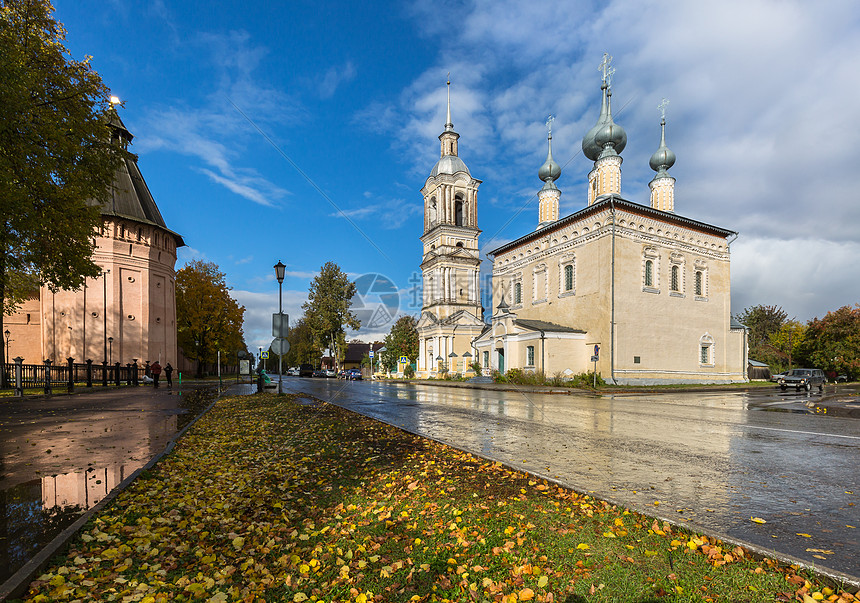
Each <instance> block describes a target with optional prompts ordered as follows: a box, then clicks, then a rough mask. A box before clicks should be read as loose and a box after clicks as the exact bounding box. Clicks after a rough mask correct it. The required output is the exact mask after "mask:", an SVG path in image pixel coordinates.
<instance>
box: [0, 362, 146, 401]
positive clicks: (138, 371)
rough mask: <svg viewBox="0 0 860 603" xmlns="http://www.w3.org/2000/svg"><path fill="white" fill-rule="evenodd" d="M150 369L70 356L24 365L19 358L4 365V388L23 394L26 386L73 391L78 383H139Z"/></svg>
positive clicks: (0, 386) (1, 386) (1, 379)
mask: <svg viewBox="0 0 860 603" xmlns="http://www.w3.org/2000/svg"><path fill="white" fill-rule="evenodd" d="M148 369H149V367H148V366H147V367H141V366H139V365H137V364H126V365H125V366H123V365H121V364H120V363H119V362H117V363H114V364H112V365H108V363H107V362H102V363H100V364H96V363H94V362H92V361H91V360H90V361H87V362H85V363H83V364H81V363H75V362H74V361H73V360H72V359H70V360H68V361H67V362H66V363H64V364H57V365H55V364H54V363H53V362H51V361H50V360H46V361H45V362H43V363H42V364H24V363H23V362H21V361H18V362H12V363H6V364H4V365H2V370H0V389H3V390H15V394H16V395H18V396H21V395H23V393H24V390H25V389H28V390H33V389H39V390H42V391H43V392H44V393H46V394H50V393H53V392H54V391H55V390H58V391H62V390H66V391H68V392H69V393H71V392H73V391H74V390H75V387H76V386H77V387H93V386H94V385H101V386H104V387H107V386H115V387H117V386H121V385H138V384H139V383H140V379H141V378H142V376H143V374H145V373H148V372H149V370H148Z"/></svg>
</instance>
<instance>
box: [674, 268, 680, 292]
mask: <svg viewBox="0 0 860 603" xmlns="http://www.w3.org/2000/svg"><path fill="white" fill-rule="evenodd" d="M678 271H679V269H678V266H672V291H678V290H679V287H680V284H679V278H678Z"/></svg>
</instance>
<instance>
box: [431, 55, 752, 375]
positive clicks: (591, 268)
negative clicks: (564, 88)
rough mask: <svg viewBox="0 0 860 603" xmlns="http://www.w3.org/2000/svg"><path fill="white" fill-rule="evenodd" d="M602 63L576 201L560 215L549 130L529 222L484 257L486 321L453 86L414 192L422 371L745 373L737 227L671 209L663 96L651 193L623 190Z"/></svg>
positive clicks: (622, 142)
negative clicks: (579, 201) (586, 169)
mask: <svg viewBox="0 0 860 603" xmlns="http://www.w3.org/2000/svg"><path fill="white" fill-rule="evenodd" d="M601 66H602V70H603V82H602V86H601V91H602V103H601V108H600V115H599V117H598V119H597V123H596V124H595V125H594V127H593V128H591V129H590V130H589V131H588V132H587V133H586V134H585V136H584V137H583V139H582V151H583V154H584V155H585V156H586V157H588V158H589V159H590V160H591V161H593V162H594V166H593V169H592V170H591V171H590V173H589V174H588V190H587V194H586V195H584V198H585V204H584V207H583V208H582V209H580V210H579V211H576V212H574V213H573V214H570V215H568V216H563V217H560V216H559V199H560V197H561V190H560V189H559V188H558V185H557V181H558V179H559V177H560V176H561V168H560V167H559V165H558V164H557V163H556V162H555V161H554V159H553V157H552V132H551V130H550V133H549V136H548V141H547V143H548V152H547V158H546V161H545V162H544V164H543V166H541V168H540V170H539V171H538V175H539V177H540V179H541V180H542V181H543V182H544V185H543V187H542V188H541V189H540V191H539V193H538V198H539V206H538V220H537V222H538V223H537V228H536V230H533V231H531V232H528V233H525V234H523V235H522V236H521V237H519V238H517V239H516V240H514V241H511V242H510V243H507V244H505V245H502V246H501V247H499V248H497V249H495V250H493V251H491V252H489V253H488V254H487V256H488V257H489V258H491V259H492V262H493V269H492V279H493V284H492V290H493V302H492V303H493V307H492V309H491V310H490V311H491V314H490V315H489V316H486V317H485V316H484V310H483V308H482V307H481V302H480V300H481V295H480V281H479V278H478V275H479V272H480V262H481V260H480V257H479V246H478V237H479V235H480V233H481V231H480V229H479V228H478V212H477V191H478V186H479V185H480V184H481V181H480V180H477V179H475V178H473V177H472V175H471V173H470V172H469V169H468V168H467V167H466V164H465V163H464V162H463V160H462V159H460V157H459V156H458V139H459V134H457V133H456V132H455V131H454V127H453V124H452V121H451V103H450V92H449V96H448V113H447V115H448V119H447V123H446V124H445V130H444V131H443V132H442V134H441V135H440V136H439V139H440V140H441V143H442V145H441V158H440V159H439V161H438V162H437V163H436V165H435V166H434V167H433V170H432V171H431V173H430V176H429V178H428V179H427V181H426V183H425V185H424V188H423V189H422V190H421V193H422V195H423V196H424V234H423V235H422V237H421V242H422V244H423V261H422V263H421V270H422V275H423V285H424V297H423V308H422V313H421V317H420V319H419V323H418V333H419V341H420V352H419V359H418V371H417V372H418V375H419V376H423V377H434V376H437V375H439V374H440V372H441V370H442V369H443V368H447V369H449V370H451V371H454V372H464V370H465V368H466V367H467V366H468V365H469V363H470V362H471V361H477V362H479V363H480V364H481V366H482V367H483V368H484V370H487V369H490V370H498V371H500V372H505V371H507V370H509V369H512V368H519V369H522V370H524V371H536V372H542V373H544V374H545V375H547V376H553V375H568V376H569V375H573V374H578V373H583V372H586V371H590V370H593V369H594V368H595V367H596V369H597V371H598V373H599V374H600V375H601V376H602V377H603V378H604V379H605V380H606V381H607V382H610V383H617V384H632V385H635V384H668V383H735V382H744V381H747V376H746V366H747V339H746V335H747V334H746V329H745V328H744V327H743V326H742V325H740V324H738V323H737V322H736V321H734V320H733V319H732V316H731V305H730V303H731V280H730V274H731V272H730V264H731V253H730V242H731V241H732V240H733V239H734V238H735V237H736V236H737V233H736V232H734V231H732V230H729V229H726V228H723V227H720V226H715V225H712V224H707V223H704V222H700V221H698V220H694V219H692V218H688V217H684V216H682V215H680V214H678V213H676V212H675V195H674V189H675V179H674V178H673V177H672V176H670V175H669V172H668V170H669V168H671V167H672V165H673V164H674V163H675V154H674V153H673V152H672V151H671V150H669V148H668V147H667V146H666V137H665V129H666V120H665V105H664V114H663V119H662V120H661V124H660V125H661V139H660V144H659V146H658V148H657V150H656V151H655V153H654V154H653V155H652V156H651V160H650V165H651V168H652V169H653V170H654V171H655V172H656V174H655V176H654V178H653V180H651V183H650V189H651V196H650V199H649V200H648V201H647V203H644V204H643V203H637V202H635V201H631V200H629V199H626V198H625V197H624V196H622V192H621V163H622V158H621V152H622V151H623V150H624V147H625V146H626V144H627V134H626V132H625V131H624V129H623V128H622V127H621V126H620V125H618V124H616V123H615V122H614V120H613V118H612V87H611V76H612V73H613V71H614V70H613V69H611V68H610V67H609V61H608V60H607V58H606V57H604V62H603V63H602V65H601ZM449 90H450V82H449ZM550 123H551V122H550ZM485 319H486V320H487V322H485ZM595 356H596V360H595Z"/></svg>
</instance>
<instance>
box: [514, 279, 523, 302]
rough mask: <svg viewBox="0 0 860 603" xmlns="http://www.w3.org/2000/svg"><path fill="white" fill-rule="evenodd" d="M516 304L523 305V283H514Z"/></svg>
mask: <svg viewBox="0 0 860 603" xmlns="http://www.w3.org/2000/svg"><path fill="white" fill-rule="evenodd" d="M514 303H515V304H521V303H523V284H522V283H514Z"/></svg>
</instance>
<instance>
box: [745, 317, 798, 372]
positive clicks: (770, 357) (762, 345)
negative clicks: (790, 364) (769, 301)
mask: <svg viewBox="0 0 860 603" xmlns="http://www.w3.org/2000/svg"><path fill="white" fill-rule="evenodd" d="M735 318H736V319H737V320H738V322H740V323H741V324H743V325H745V326H746V327H747V329H749V348H750V349H749V357H750V358H752V359H753V360H758V361H759V362H766V363H767V364H769V365H772V366H782V365H783V364H785V363H786V361H785V359H784V355H783V354H782V352H780V351H779V350H778V349H776V348H775V347H774V345H773V344H772V343H771V336H773V335H774V334H775V333H778V332H779V330H780V328H782V325H784V324H785V322H786V320H788V314H786V312H785V311H784V310H783V309H782V308H781V307H780V306H765V305H761V304H759V305H757V306H751V307H749V308H746V309H745V310H744V311H743V312H741V313H740V314H738V315H736V316H735Z"/></svg>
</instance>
